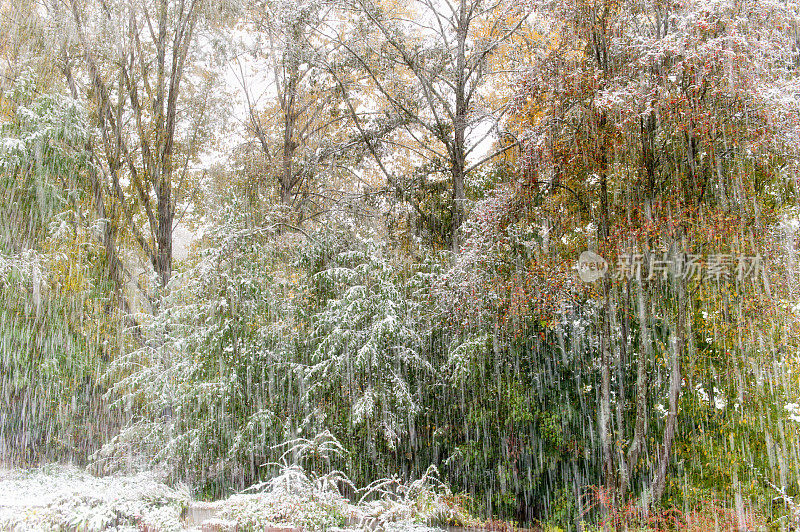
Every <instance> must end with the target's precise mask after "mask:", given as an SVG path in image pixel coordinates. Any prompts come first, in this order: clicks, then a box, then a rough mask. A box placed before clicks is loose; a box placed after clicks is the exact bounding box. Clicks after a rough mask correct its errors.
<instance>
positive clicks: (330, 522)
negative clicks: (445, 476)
mask: <svg viewBox="0 0 800 532" xmlns="http://www.w3.org/2000/svg"><path fill="white" fill-rule="evenodd" d="M337 479H341V477H340V476H337V477H332V476H325V477H314V476H313V475H307V474H306V473H305V472H304V471H302V470H301V469H299V468H297V467H287V468H286V469H284V471H283V472H282V473H281V474H280V475H279V476H277V477H276V478H274V479H272V480H271V481H269V482H266V483H264V485H262V486H260V489H259V491H258V492H255V493H246V494H237V495H233V496H231V497H229V498H228V499H225V500H222V501H216V502H197V501H193V500H192V498H191V496H190V494H189V491H188V489H186V488H181V487H178V488H174V487H170V486H167V485H166V484H164V483H162V482H160V481H159V480H157V479H156V477H155V476H154V475H152V474H150V473H139V474H136V475H128V476H124V475H118V476H106V477H96V476H93V475H91V474H89V473H87V472H85V471H83V470H81V469H78V468H76V467H71V466H63V465H50V466H44V467H40V468H35V469H26V470H23V469H0V530H13V531H47V530H81V531H86V532H90V531H103V530H114V531H148V532H155V531H177V530H203V531H212V530H213V531H227V530H270V529H272V530H275V529H283V530H287V531H291V530H298V529H302V530H340V531H341V530H348V529H349V530H364V529H370V530H374V529H375V528H376V527H380V528H382V529H383V530H387V531H390V530H396V531H397V530H403V531H408V530H414V531H431V530H435V529H436V528H433V527H444V526H448V525H457V526H464V525H470V524H474V522H473V521H472V520H471V519H470V518H469V516H468V515H467V514H466V512H465V511H464V509H463V505H462V504H461V503H462V502H463V501H462V500H460V499H459V497H455V496H453V495H451V494H450V493H449V491H447V490H442V489H441V485H440V484H437V483H436V482H431V480H430V477H428V475H427V474H426V476H425V477H423V479H420V480H416V481H412V482H408V483H405V484H404V483H400V482H398V481H396V480H392V479H387V480H385V481H381V482H379V483H375V484H374V485H373V486H371V487H370V488H368V489H367V490H366V491H362V493H364V494H365V496H362V497H361V500H359V501H358V502H357V503H356V504H354V503H353V502H351V501H349V500H347V499H345V498H344V497H342V496H341V495H340V493H339V491H338V489H337V488H336V482H337ZM439 529H440V528H439Z"/></svg>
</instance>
